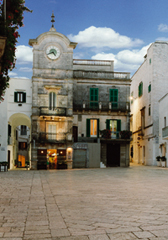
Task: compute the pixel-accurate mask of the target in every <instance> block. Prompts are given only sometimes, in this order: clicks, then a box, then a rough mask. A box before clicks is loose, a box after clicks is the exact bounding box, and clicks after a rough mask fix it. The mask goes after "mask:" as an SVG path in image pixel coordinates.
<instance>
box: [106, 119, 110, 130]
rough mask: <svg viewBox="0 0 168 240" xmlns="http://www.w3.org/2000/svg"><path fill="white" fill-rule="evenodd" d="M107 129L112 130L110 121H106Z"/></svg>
mask: <svg viewBox="0 0 168 240" xmlns="http://www.w3.org/2000/svg"><path fill="white" fill-rule="evenodd" d="M106 129H109V130H110V119H106Z"/></svg>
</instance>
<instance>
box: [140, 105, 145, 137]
mask: <svg viewBox="0 0 168 240" xmlns="http://www.w3.org/2000/svg"><path fill="white" fill-rule="evenodd" d="M144 129H145V107H144V108H143V109H141V131H142V134H143V135H144V133H145V131H144Z"/></svg>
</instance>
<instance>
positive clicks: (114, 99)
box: [110, 89, 118, 109]
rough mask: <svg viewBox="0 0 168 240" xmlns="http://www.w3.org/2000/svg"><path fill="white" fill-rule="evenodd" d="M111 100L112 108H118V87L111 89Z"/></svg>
mask: <svg viewBox="0 0 168 240" xmlns="http://www.w3.org/2000/svg"><path fill="white" fill-rule="evenodd" d="M110 102H111V104H112V105H111V107H112V109H115V108H118V89H110Z"/></svg>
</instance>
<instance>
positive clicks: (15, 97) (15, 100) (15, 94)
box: [14, 92, 17, 102]
mask: <svg viewBox="0 0 168 240" xmlns="http://www.w3.org/2000/svg"><path fill="white" fill-rule="evenodd" d="M14 102H17V92H14Z"/></svg>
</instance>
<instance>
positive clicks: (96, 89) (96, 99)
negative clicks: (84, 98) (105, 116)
mask: <svg viewBox="0 0 168 240" xmlns="http://www.w3.org/2000/svg"><path fill="white" fill-rule="evenodd" d="M95 101H98V88H95Z"/></svg>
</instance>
